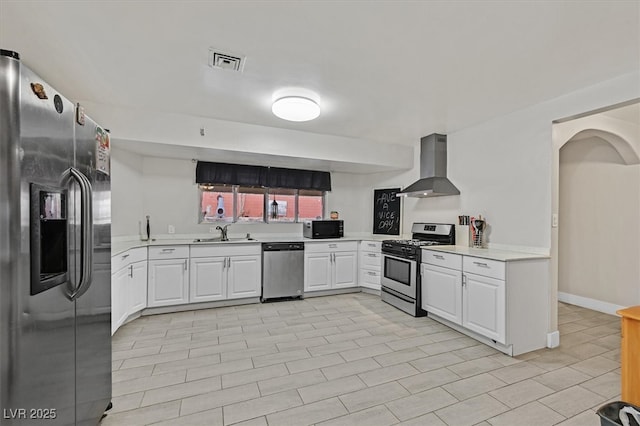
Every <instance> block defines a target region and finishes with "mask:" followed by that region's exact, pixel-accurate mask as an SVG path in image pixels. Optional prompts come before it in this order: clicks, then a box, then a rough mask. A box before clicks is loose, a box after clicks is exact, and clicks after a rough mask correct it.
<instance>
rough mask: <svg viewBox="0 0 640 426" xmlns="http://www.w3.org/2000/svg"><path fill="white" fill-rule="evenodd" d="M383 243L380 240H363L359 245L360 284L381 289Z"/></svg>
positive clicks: (373, 288)
mask: <svg viewBox="0 0 640 426" xmlns="http://www.w3.org/2000/svg"><path fill="white" fill-rule="evenodd" d="M381 248H382V243H381V242H380V241H361V242H360V246H359V254H360V261H359V270H358V284H359V285H360V287H366V288H369V289H372V290H377V291H380V287H381V285H380V280H381V276H382V274H381V271H382V253H381Z"/></svg>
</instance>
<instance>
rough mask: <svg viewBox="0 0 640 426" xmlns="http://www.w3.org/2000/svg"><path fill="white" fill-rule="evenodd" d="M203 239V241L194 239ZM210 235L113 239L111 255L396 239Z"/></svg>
mask: <svg viewBox="0 0 640 426" xmlns="http://www.w3.org/2000/svg"><path fill="white" fill-rule="evenodd" d="M198 238H200V239H203V240H204V241H199V242H197V241H195V240H196V239H198ZM210 238H211V237H199V236H197V235H195V236H193V237H192V238H186V237H184V238H182V236H181V237H180V238H158V239H152V240H151V241H141V240H135V239H129V240H119V241H118V240H115V241H112V243H111V255H112V256H116V255H118V254H121V253H123V252H125V251H127V250H130V249H133V248H137V247H153V246H175V245H207V244H216V245H217V244H261V243H273V242H284V241H291V242H300V241H303V242H305V243H314V242H323V241H324V242H329V241H331V242H333V241H363V240H366V241H384V240H390V239H398V238H399V237H398V236H397V235H375V234H362V235H360V234H358V235H346V236H344V237H342V238H323V239H311V238H304V237H303V236H302V235H259V234H255V236H253V235H252V239H251V240H247V239H246V238H243V237H235V236H233V235H232V236H230V237H229V241H220V240H217V239H210Z"/></svg>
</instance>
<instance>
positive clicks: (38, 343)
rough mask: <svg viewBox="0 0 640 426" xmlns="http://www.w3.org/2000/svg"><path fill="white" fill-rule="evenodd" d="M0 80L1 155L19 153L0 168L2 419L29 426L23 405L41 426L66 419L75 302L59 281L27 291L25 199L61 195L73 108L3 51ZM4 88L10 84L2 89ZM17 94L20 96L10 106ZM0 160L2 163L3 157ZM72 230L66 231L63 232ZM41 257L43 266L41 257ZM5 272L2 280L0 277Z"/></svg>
mask: <svg viewBox="0 0 640 426" xmlns="http://www.w3.org/2000/svg"><path fill="white" fill-rule="evenodd" d="M32 84H33V86H32ZM0 85H1V86H2V89H0V90H1V91H2V96H0V102H2V105H1V107H0V110H2V115H3V116H4V114H5V111H8V115H9V116H15V115H16V114H17V115H19V119H18V120H17V122H18V123H19V126H20V131H19V135H20V137H19V138H18V139H17V138H16V133H15V129H13V128H8V123H7V122H5V121H4V120H3V121H0V123H2V124H1V126H2V127H1V128H0V145H2V147H1V148H0V151H1V152H2V154H0V156H3V155H4V156H6V155H17V158H18V159H17V161H18V164H17V165H16V166H15V167H14V166H13V165H12V163H11V161H10V162H9V163H6V164H7V165H8V167H7V168H4V167H2V168H0V173H2V175H1V176H0V181H2V182H3V183H2V184H3V185H7V186H8V189H7V190H6V191H4V190H3V194H8V195H5V196H4V197H6V199H3V200H2V205H3V210H4V206H8V207H9V209H10V210H9V214H8V216H6V215H5V216H2V223H1V224H0V227H1V228H2V229H6V228H5V226H6V227H8V229H10V230H12V231H11V233H10V236H9V241H8V242H4V243H3V246H2V253H1V256H2V262H1V263H0V268H2V272H1V274H0V275H1V276H2V285H1V286H0V301H1V302H0V303H1V304H0V335H1V341H0V360H1V363H0V365H1V366H2V370H1V374H2V377H1V378H0V386H1V388H0V389H1V390H0V398H1V401H0V405H1V406H2V408H3V418H2V424H3V426H4V425H5V424H6V425H22V424H25V425H26V424H33V422H34V420H33V419H32V418H30V416H29V415H30V414H31V412H30V409H34V410H41V411H35V412H33V413H36V414H37V415H40V416H43V418H44V416H48V417H49V419H48V420H46V423H47V424H48V425H67V424H73V423H74V421H75V409H74V406H75V380H74V376H75V344H74V343H75V320H74V314H75V309H74V304H73V302H72V301H70V300H69V297H68V291H69V289H68V288H67V284H66V283H60V284H57V285H55V286H52V287H50V288H48V289H46V290H44V291H41V292H39V293H37V294H31V278H32V274H33V271H32V269H31V268H32V266H33V265H32V262H31V256H30V254H31V252H32V250H34V251H35V250H36V248H35V247H32V240H33V239H34V235H32V232H31V230H30V222H31V221H32V220H39V218H38V217H35V218H34V217H32V209H31V204H32V202H36V201H35V200H32V199H31V198H32V192H31V187H32V185H39V186H41V187H46V188H52V189H53V192H55V191H60V193H62V192H64V188H62V187H61V179H62V176H63V174H64V172H65V171H66V170H67V169H68V168H69V167H70V166H71V165H72V161H73V131H74V129H73V114H74V108H73V104H72V103H71V102H69V101H68V100H66V99H64V98H63V97H61V96H60V95H59V94H58V93H57V92H56V91H55V90H54V89H53V88H52V87H51V86H49V85H48V84H47V83H45V82H44V81H43V80H42V79H41V78H39V77H38V76H37V75H35V74H34V73H33V72H31V71H30V70H29V69H27V68H26V67H23V66H21V65H20V62H18V61H17V60H16V59H13V58H9V57H7V56H0ZM9 86H11V87H12V88H11V89H9V90H7V88H8V87H9ZM16 88H17V89H16ZM18 93H19V94H20V98H21V100H20V104H19V106H18V107H17V111H16V105H18V104H17V102H16V101H15V96H16V95H17V94H18ZM37 93H40V96H38V94H37ZM5 94H7V96H8V97H5V96H4V95H5ZM43 95H44V96H43ZM45 97H46V98H45ZM5 108H8V109H6V110H5ZM14 124H15V123H10V125H11V126H14ZM7 153H9V154H7ZM12 153H15V154H12ZM0 163H2V164H3V166H4V165H5V161H4V160H2V161H0ZM14 169H15V170H14ZM12 170H14V171H13V172H12ZM5 203H6V204H5ZM3 214H5V213H3ZM18 230H19V231H18ZM71 232H72V231H71V230H69V234H68V236H70V233H71ZM69 240H71V238H69ZM7 250H8V252H7ZM68 250H69V251H68V252H67V253H66V258H67V259H69V261H71V259H73V256H74V255H75V253H74V252H73V251H74V247H73V244H71V245H70V246H69V249H68ZM44 254H45V255H46V254H47V253H46V251H45V252H44ZM43 262H44V263H43V264H44V265H45V266H46V265H47V262H48V260H46V259H44V260H43ZM36 266H37V265H36ZM48 266H51V265H48ZM48 266H47V267H48ZM54 266H55V268H53V269H60V268H63V269H67V270H68V271H67V272H68V273H69V275H68V278H69V279H70V280H73V279H75V276H74V273H73V270H74V268H73V265H68V266H67V265H64V264H60V263H56V265H54ZM44 269H47V268H44ZM7 272H8V274H7ZM7 276H8V277H9V279H8V280H6V281H5V277H7ZM53 417H55V418H53ZM43 421H45V420H43Z"/></svg>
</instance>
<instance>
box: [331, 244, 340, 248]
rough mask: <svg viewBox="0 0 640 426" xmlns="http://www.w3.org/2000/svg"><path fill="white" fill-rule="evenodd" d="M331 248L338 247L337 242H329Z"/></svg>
mask: <svg viewBox="0 0 640 426" xmlns="http://www.w3.org/2000/svg"><path fill="white" fill-rule="evenodd" d="M329 248H338V245H337V244H329Z"/></svg>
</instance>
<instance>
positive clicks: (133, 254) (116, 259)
mask: <svg viewBox="0 0 640 426" xmlns="http://www.w3.org/2000/svg"><path fill="white" fill-rule="evenodd" d="M143 260H147V248H146V247H137V248H132V249H129V250H127V251H125V252H124V253H120V254H118V255H115V256H112V257H111V273H114V272H117V271H118V270H120V269H122V268H124V267H125V266H127V265H130V264H132V263H135V262H140V261H143Z"/></svg>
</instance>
